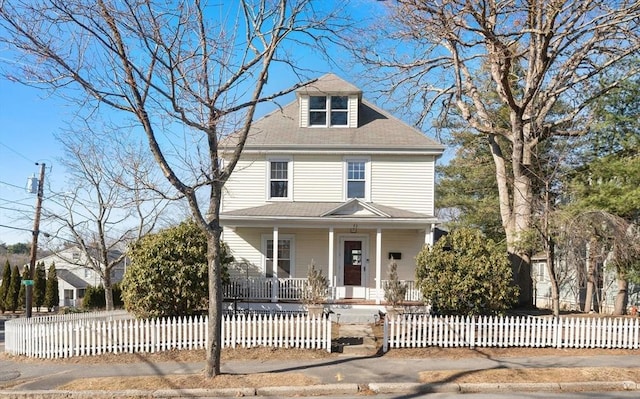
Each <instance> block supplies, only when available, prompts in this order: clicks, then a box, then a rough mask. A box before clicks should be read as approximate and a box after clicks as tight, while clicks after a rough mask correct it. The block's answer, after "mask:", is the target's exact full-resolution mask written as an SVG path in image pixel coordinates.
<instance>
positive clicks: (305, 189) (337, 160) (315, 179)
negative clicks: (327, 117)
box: [293, 129, 343, 202]
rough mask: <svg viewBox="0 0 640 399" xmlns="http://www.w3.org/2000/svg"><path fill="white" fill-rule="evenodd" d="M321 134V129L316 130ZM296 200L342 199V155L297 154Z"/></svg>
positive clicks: (295, 172) (295, 160) (330, 200)
mask: <svg viewBox="0 0 640 399" xmlns="http://www.w3.org/2000/svg"><path fill="white" fill-rule="evenodd" d="M314 132H317V133H318V134H321V133H322V132H321V130H320V129H317V130H314ZM293 163H294V166H293V173H294V177H293V182H294V185H295V186H294V190H293V195H294V200H295V201H316V202H318V201H319V202H322V201H328V202H338V201H342V186H343V182H342V181H343V172H342V169H343V167H342V158H341V157H340V156H319V155H315V156H310V155H309V156H304V155H303V156H298V155H297V156H295V157H294V159H293Z"/></svg>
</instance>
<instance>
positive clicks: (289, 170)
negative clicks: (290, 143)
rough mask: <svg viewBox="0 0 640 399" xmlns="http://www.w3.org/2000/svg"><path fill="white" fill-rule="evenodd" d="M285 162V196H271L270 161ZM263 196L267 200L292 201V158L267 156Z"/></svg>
mask: <svg viewBox="0 0 640 399" xmlns="http://www.w3.org/2000/svg"><path fill="white" fill-rule="evenodd" d="M272 162H286V163H287V196H286V197H272V196H271V163H272ZM265 197H266V200H267V201H292V199H293V159H292V158H291V157H269V158H267V167H266V179H265Z"/></svg>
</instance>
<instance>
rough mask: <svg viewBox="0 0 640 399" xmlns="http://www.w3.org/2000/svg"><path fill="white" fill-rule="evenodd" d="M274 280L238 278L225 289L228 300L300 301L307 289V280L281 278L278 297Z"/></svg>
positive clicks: (278, 281)
mask: <svg viewBox="0 0 640 399" xmlns="http://www.w3.org/2000/svg"><path fill="white" fill-rule="evenodd" d="M274 285H276V284H274V279H272V278H265V277H262V278H261V277H250V278H238V279H234V280H231V282H230V283H228V284H225V285H224V287H223V291H222V292H223V296H224V297H225V298H226V299H243V300H248V299H250V300H260V301H269V300H271V299H274V298H275V299H279V300H286V301H300V300H302V296H303V294H304V291H305V289H306V285H307V279H306V278H279V279H278V280H277V287H278V288H277V295H274V292H273V291H274Z"/></svg>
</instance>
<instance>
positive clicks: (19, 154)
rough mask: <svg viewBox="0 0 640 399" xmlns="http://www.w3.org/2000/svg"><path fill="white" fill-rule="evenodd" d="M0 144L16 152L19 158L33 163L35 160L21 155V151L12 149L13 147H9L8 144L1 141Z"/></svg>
mask: <svg viewBox="0 0 640 399" xmlns="http://www.w3.org/2000/svg"><path fill="white" fill-rule="evenodd" d="M0 145H1V146H3V147H4V148H6V149H8V150H9V151H11V152H13V153H14V154H16V155H17V156H19V157H20V158H23V159H26V160H27V161H29V162H31V163H35V161H33V160H31V159H29V158H27V157H26V156H25V155H22V154H21V153H19V152H18V151H16V150H14V149H13V148H11V147H9V146H8V145H6V144H4V143H3V142H1V141H0Z"/></svg>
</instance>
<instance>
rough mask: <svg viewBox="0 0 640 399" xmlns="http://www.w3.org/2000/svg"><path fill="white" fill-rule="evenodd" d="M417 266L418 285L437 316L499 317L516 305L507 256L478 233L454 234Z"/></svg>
mask: <svg viewBox="0 0 640 399" xmlns="http://www.w3.org/2000/svg"><path fill="white" fill-rule="evenodd" d="M416 262H417V267H416V278H417V284H418V286H419V288H420V290H421V292H422V295H423V298H424V300H425V302H426V303H427V304H430V305H431V307H432V309H433V310H434V311H435V312H436V313H438V314H447V315H456V314H457V315H478V314H500V313H502V312H504V311H505V310H507V309H509V308H510V307H511V306H513V305H514V304H515V303H516V302H517V298H518V288H517V287H516V286H514V285H513V284H512V271H511V263H510V262H509V258H508V256H507V253H506V252H505V250H504V248H501V247H500V246H499V245H497V244H496V243H495V242H494V241H493V240H491V239H488V238H487V237H485V236H484V235H483V234H482V232H480V231H479V230H475V229H469V228H463V229H459V230H456V231H453V232H452V233H451V234H449V235H446V236H444V237H442V238H441V239H440V240H438V241H437V242H436V243H435V244H434V245H433V246H425V248H423V249H422V251H420V253H419V254H418V256H417V257H416Z"/></svg>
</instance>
